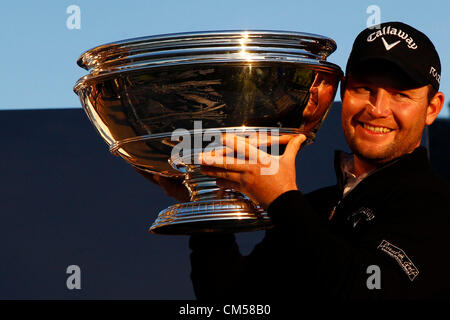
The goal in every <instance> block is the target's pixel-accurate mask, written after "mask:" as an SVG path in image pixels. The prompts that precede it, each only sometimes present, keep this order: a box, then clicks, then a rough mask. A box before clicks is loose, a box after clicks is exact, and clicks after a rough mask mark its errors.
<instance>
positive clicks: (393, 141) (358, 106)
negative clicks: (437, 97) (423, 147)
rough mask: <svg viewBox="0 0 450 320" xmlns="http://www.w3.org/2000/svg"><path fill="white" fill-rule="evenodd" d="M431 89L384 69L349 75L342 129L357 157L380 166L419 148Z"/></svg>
mask: <svg viewBox="0 0 450 320" xmlns="http://www.w3.org/2000/svg"><path fill="white" fill-rule="evenodd" d="M428 90H429V89H428V87H427V86H424V87H419V88H415V87H414V86H413V85H410V84H409V81H408V79H407V78H405V77H404V76H403V75H401V73H399V72H395V71H390V70H386V69H385V70H383V68H371V69H370V70H367V72H359V73H358V74H349V75H348V78H347V82H346V86H345V91H344V95H343V97H342V126H343V129H344V134H345V138H346V140H347V143H348V144H349V146H350V149H351V150H352V151H353V152H354V154H355V155H356V156H357V157H359V158H360V159H363V160H366V161H369V162H371V163H374V164H381V163H385V162H387V161H390V160H392V159H395V158H397V157H399V156H401V155H403V154H406V153H410V152H412V151H413V150H414V149H415V148H416V147H418V146H419V145H420V140H421V137H422V132H423V129H424V127H425V125H426V121H427V120H426V118H427V106H428Z"/></svg>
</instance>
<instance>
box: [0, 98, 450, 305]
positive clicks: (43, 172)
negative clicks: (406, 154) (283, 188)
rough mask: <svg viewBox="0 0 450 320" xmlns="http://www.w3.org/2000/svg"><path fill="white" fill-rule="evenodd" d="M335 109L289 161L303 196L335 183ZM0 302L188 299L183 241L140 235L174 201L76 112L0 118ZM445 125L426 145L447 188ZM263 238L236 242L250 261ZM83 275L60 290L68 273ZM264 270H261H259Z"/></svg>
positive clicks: (449, 156) (338, 142) (241, 237)
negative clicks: (77, 285)
mask: <svg viewBox="0 0 450 320" xmlns="http://www.w3.org/2000/svg"><path fill="white" fill-rule="evenodd" d="M339 117H340V103H335V105H334V106H333V107H332V109H331V112H330V114H329V116H328V119H327V120H326V121H325V123H324V125H323V127H322V129H321V131H320V132H319V134H318V137H317V140H316V143H314V144H313V145H311V146H308V147H306V148H305V149H304V150H302V151H301V152H300V155H299V156H298V158H297V168H298V169H297V170H298V175H297V177H298V185H299V186H301V189H302V190H303V191H305V192H308V191H311V190H313V189H316V188H318V187H321V186H325V185H330V184H334V183H335V178H334V172H333V161H332V158H333V150H334V149H342V150H347V147H346V144H345V141H344V137H343V134H342V132H341V128H340V118H339ZM0 123H1V125H0V137H1V138H0V139H1V146H0V147H1V149H0V155H1V162H0V180H1V185H0V254H1V256H0V259H1V263H0V299H194V298H195V297H194V293H193V290H192V286H191V282H190V278H189V274H190V264H189V249H188V237H187V236H162V235H152V234H149V233H148V228H149V226H150V225H151V223H152V222H153V220H154V219H155V218H156V215H157V213H158V212H159V211H160V210H162V209H164V208H166V207H167V206H169V205H171V204H174V203H175V202H176V201H175V200H173V199H171V198H169V197H167V196H166V195H165V194H164V192H163V191H162V190H160V189H159V188H158V187H156V186H154V185H153V184H151V183H150V182H148V181H147V180H145V179H144V178H143V177H141V176H140V175H138V174H137V173H136V172H135V171H134V170H132V168H131V167H130V166H129V165H128V164H127V163H126V162H125V161H123V160H122V159H120V158H116V157H114V156H112V155H111V154H109V152H108V149H107V145H106V143H105V142H103V141H102V139H101V138H100V136H99V135H98V134H97V133H96V132H95V130H94V128H93V126H92V125H91V124H90V122H89V121H88V118H87V116H86V115H85V114H84V111H83V110H82V109H58V110H26V111H1V112H0ZM449 137H450V123H449V122H448V121H446V120H440V121H437V122H436V124H433V125H432V126H431V127H430V129H429V131H428V134H426V139H424V144H426V145H428V146H429V147H430V156H431V161H432V165H433V166H434V168H435V169H436V170H437V171H438V172H440V173H441V174H442V175H444V176H446V178H447V179H448V180H450V169H449V168H450V166H449V165H448V164H449V163H450V152H449V147H448V142H449ZM263 235H264V232H263V231H258V232H251V233H241V234H238V235H237V238H238V243H239V244H240V248H241V251H242V253H244V254H246V253H248V252H249V251H250V250H251V249H252V248H253V246H254V245H255V244H256V243H257V242H258V241H260V240H261V238H262V237H263ZM69 265H78V266H79V267H80V268H81V289H80V290H68V289H67V287H66V279H67V277H68V276H69V275H68V274H66V268H67V267H68V266H69ZM261 267H264V266H261Z"/></svg>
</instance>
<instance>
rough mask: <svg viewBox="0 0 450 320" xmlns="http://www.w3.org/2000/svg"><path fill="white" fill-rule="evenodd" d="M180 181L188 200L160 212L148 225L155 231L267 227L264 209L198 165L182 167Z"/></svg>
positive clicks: (172, 232)
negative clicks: (224, 185) (222, 186)
mask: <svg viewBox="0 0 450 320" xmlns="http://www.w3.org/2000/svg"><path fill="white" fill-rule="evenodd" d="M185 169H186V175H185V180H184V182H183V184H184V185H185V186H186V188H187V189H188V190H189V192H190V196H191V199H190V200H191V202H185V203H179V204H175V205H173V206H170V207H169V208H167V209H165V210H163V211H161V212H160V213H159V215H158V218H157V219H156V221H155V222H154V223H153V225H152V226H151V227H150V232H152V233H158V234H172V235H173V234H194V233H201V232H202V233H203V232H223V233H234V232H243V231H253V230H259V229H266V228H269V227H271V221H270V218H269V217H268V216H267V213H265V212H264V210H263V209H262V208H261V207H259V206H258V205H256V204H255V203H254V202H253V201H251V200H250V199H248V198H247V197H246V196H245V195H243V194H242V193H240V192H236V191H232V190H224V189H221V188H219V187H218V186H217V184H216V178H213V177H209V176H207V175H204V174H202V173H201V172H200V166H199V165H188V166H186V167H185Z"/></svg>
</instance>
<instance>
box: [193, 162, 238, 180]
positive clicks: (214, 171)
mask: <svg viewBox="0 0 450 320" xmlns="http://www.w3.org/2000/svg"><path fill="white" fill-rule="evenodd" d="M200 171H201V173H203V174H206V175H208V176H211V177H216V178H221V179H225V180H229V181H233V182H236V183H238V182H239V181H240V180H241V175H242V174H241V173H240V172H235V171H230V170H229V169H225V168H216V167H211V166H202V167H201V168H200Z"/></svg>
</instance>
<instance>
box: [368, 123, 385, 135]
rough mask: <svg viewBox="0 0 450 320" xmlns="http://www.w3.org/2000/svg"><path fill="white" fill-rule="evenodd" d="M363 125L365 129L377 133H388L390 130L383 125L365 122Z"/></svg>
mask: <svg viewBox="0 0 450 320" xmlns="http://www.w3.org/2000/svg"><path fill="white" fill-rule="evenodd" d="M363 127H364V128H365V129H367V130H370V131H373V132H378V133H388V132H391V131H392V129H388V128H384V127H374V126H371V125H368V124H367V123H363Z"/></svg>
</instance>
